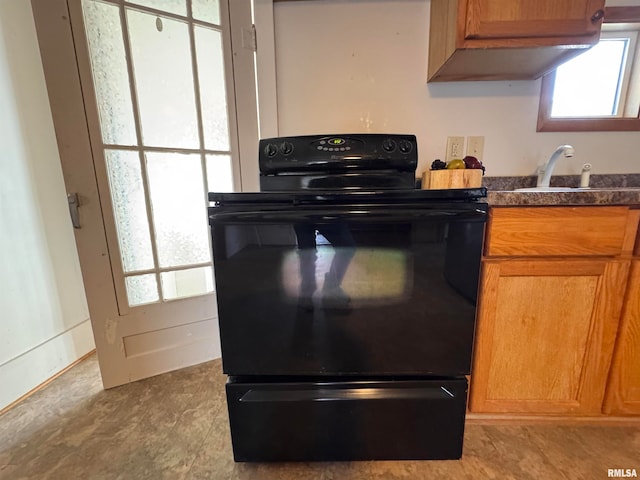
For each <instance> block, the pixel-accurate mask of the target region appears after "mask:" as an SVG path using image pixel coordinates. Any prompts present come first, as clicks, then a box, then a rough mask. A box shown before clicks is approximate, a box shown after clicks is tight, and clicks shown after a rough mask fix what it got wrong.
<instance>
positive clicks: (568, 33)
mask: <svg viewBox="0 0 640 480" xmlns="http://www.w3.org/2000/svg"><path fill="white" fill-rule="evenodd" d="M603 9H604V0H538V1H531V0H499V1H496V0H466V25H465V39H474V38H524V37H531V38H536V37H538V38H542V37H573V36H581V35H596V34H597V33H598V32H599V31H600V23H601V21H602V14H603V13H602V11H603ZM594 15H595V17H594ZM592 18H593V19H592Z"/></svg>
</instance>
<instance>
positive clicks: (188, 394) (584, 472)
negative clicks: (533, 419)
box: [0, 356, 640, 480]
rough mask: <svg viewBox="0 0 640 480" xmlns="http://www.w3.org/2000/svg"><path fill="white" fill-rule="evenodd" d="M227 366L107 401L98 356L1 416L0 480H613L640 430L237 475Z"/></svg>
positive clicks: (555, 429) (177, 375)
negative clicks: (438, 456) (446, 455)
mask: <svg viewBox="0 0 640 480" xmlns="http://www.w3.org/2000/svg"><path fill="white" fill-rule="evenodd" d="M224 382H225V377H224V375H222V373H221V365H220V361H219V360H214V361H212V362H207V363H204V364H202V365H197V366H194V367H190V368H187V369H184V370H180V371H178V372H172V373H167V374H164V375H159V376H157V377H154V378H150V379H147V380H143V381H140V382H135V383H132V384H130V385H125V386H122V387H118V388H114V389H111V390H108V391H105V390H102V384H101V381H100V375H99V371H98V364H97V360H96V358H95V356H92V357H90V358H89V359H87V360H86V361H84V362H82V363H80V364H79V365H77V366H76V367H74V368H73V369H71V370H70V371H69V372H67V373H65V374H64V375H62V376H61V377H60V378H58V379H56V380H55V381H54V382H52V383H51V384H49V385H48V386H47V387H46V388H44V389H42V390H41V391H39V392H37V393H36V394H34V395H32V396H31V397H29V398H28V399H27V400H25V401H24V402H22V403H20V404H19V405H17V406H16V407H14V408H13V409H11V410H9V411H8V412H6V413H5V414H4V415H3V416H2V417H0V479H2V480H5V479H11V480H18V479H37V480H41V479H56V480H58V479H61V480H75V479H135V480H139V479H153V480H159V479H172V480H173V479H178V480H182V479H184V480H187V479H258V480H263V479H265V480H270V479H278V480H287V479H306V478H310V479H340V480H348V479H456V480H457V479H485V478H487V479H516V480H521V479H535V480H538V479H567V480H568V479H604V478H608V476H607V469H608V468H635V469H636V471H637V472H638V474H639V475H640V427H638V426H624V427H623V426H576V425H573V426H567V425H518V426H514V425H498V424H496V425H480V424H473V423H471V424H468V425H467V429H466V434H465V449H464V456H463V459H462V460H461V461H432V462H352V463H349V462H343V463H286V464H236V463H234V461H233V455H232V452H231V442H230V437H229V428H228V424H227V414H226V405H225V399H224Z"/></svg>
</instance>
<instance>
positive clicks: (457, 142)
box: [445, 137, 464, 163]
mask: <svg viewBox="0 0 640 480" xmlns="http://www.w3.org/2000/svg"><path fill="white" fill-rule="evenodd" d="M463 151H464V137H447V154H446V156H445V161H446V162H447V163H449V162H450V161H451V160H453V159H454V158H462V157H464V154H463V153H462V152H463Z"/></svg>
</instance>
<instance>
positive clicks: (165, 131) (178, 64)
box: [127, 10, 200, 149]
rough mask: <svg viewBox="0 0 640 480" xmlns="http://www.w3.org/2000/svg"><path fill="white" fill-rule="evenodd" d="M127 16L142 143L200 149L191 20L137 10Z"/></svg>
mask: <svg viewBox="0 0 640 480" xmlns="http://www.w3.org/2000/svg"><path fill="white" fill-rule="evenodd" d="M127 19H128V21H129V37H130V39H131V40H130V41H131V55H132V60H133V71H134V77H135V85H136V92H137V95H138V109H139V112H140V123H141V124H142V125H141V126H142V143H143V144H144V145H145V146H147V147H149V146H152V147H167V148H176V147H178V148H194V149H196V148H199V146H200V142H199V139H198V118H197V113H196V100H195V90H194V83H193V64H192V60H191V46H190V43H189V28H188V26H187V24H186V23H183V22H180V21H177V20H172V19H168V18H162V17H158V16H156V15H150V14H148V13H142V12H136V11H133V10H128V11H127ZM158 19H159V21H160V22H161V25H162V27H161V28H158Z"/></svg>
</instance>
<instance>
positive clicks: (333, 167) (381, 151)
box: [259, 133, 418, 174]
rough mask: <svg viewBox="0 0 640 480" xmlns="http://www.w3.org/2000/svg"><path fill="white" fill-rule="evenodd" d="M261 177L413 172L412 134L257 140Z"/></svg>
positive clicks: (415, 151)
mask: <svg viewBox="0 0 640 480" xmlns="http://www.w3.org/2000/svg"><path fill="white" fill-rule="evenodd" d="M259 148H260V150H259V164H260V172H261V173H262V174H279V173H280V174H286V173H295V172H311V171H322V172H344V171H354V170H387V169H388V170H394V171H404V172H406V171H415V169H416V166H417V165H418V146H417V142H416V137H415V135H399V134H378V133H358V134H347V135H304V136H293V137H279V138H265V139H262V140H260V147H259Z"/></svg>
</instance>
